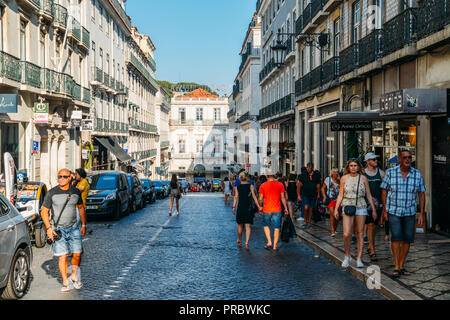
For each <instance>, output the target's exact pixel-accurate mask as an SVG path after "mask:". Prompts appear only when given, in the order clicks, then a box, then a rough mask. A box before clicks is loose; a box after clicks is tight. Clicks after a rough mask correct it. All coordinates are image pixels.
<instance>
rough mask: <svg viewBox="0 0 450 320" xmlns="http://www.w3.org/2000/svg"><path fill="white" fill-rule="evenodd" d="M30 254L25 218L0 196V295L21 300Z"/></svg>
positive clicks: (27, 282)
mask: <svg viewBox="0 0 450 320" xmlns="http://www.w3.org/2000/svg"><path fill="white" fill-rule="evenodd" d="M32 259H33V252H32V249H31V241H30V235H29V233H28V228H27V225H26V223H25V219H24V218H23V217H22V215H21V214H20V213H19V212H18V211H17V209H16V208H15V207H14V206H13V205H11V203H10V202H9V201H8V199H7V198H6V197H5V196H4V195H3V194H2V193H0V294H1V298H3V299H9V300H12V299H20V298H22V297H23V296H24V295H25V294H26V292H27V290H28V286H29V284H30V275H31V271H30V269H31V262H32Z"/></svg>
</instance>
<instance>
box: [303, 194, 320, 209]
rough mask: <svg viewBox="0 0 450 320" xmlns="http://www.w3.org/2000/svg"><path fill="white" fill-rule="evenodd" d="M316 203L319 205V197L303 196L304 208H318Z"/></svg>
mask: <svg viewBox="0 0 450 320" xmlns="http://www.w3.org/2000/svg"><path fill="white" fill-rule="evenodd" d="M316 203H317V196H316V197H307V196H302V204H303V207H309V208H312V209H314V208H315V207H316Z"/></svg>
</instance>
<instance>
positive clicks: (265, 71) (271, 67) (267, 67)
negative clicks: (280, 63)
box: [259, 58, 276, 82]
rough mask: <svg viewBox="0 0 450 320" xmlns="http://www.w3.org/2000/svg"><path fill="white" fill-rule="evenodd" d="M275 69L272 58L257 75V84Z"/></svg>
mask: <svg viewBox="0 0 450 320" xmlns="http://www.w3.org/2000/svg"><path fill="white" fill-rule="evenodd" d="M275 68H276V65H275V60H274V59H273V58H272V59H270V61H269V62H268V63H267V64H266V65H265V66H264V68H263V69H262V70H261V72H260V73H259V82H262V81H263V80H264V79H265V78H266V77H267V76H268V75H269V74H270V73H271V72H272V71H273V70H274V69H275Z"/></svg>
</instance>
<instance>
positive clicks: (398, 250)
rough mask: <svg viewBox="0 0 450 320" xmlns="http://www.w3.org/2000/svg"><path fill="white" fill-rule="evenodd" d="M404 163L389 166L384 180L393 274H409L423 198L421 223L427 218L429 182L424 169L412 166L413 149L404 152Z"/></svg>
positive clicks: (402, 155)
mask: <svg viewBox="0 0 450 320" xmlns="http://www.w3.org/2000/svg"><path fill="white" fill-rule="evenodd" d="M399 161H400V165H399V166H397V167H394V168H391V169H389V170H388V171H387V172H386V176H385V178H384V180H383V182H382V183H381V189H382V202H383V216H384V220H385V221H389V225H390V232H391V250H392V255H393V258H394V264H395V267H394V272H393V276H394V277H396V278H398V277H400V276H401V275H405V276H408V275H410V272H408V271H407V270H406V269H405V261H406V257H407V256H408V253H409V249H410V247H411V244H412V243H414V231H415V224H416V213H417V198H419V208H420V216H419V221H418V226H419V227H422V226H423V224H424V219H425V213H424V209H425V191H426V188H425V183H424V180H423V177H422V173H421V172H420V171H419V170H417V169H415V168H413V167H412V166H411V162H412V153H411V152H410V151H409V150H402V151H401V152H400V159H399Z"/></svg>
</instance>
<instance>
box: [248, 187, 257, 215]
mask: <svg viewBox="0 0 450 320" xmlns="http://www.w3.org/2000/svg"><path fill="white" fill-rule="evenodd" d="M248 203H249V204H248V211H249V212H250V213H253V214H255V213H256V212H258V207H257V206H256V203H255V200H253V195H252V189H251V187H250V192H249V194H248Z"/></svg>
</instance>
